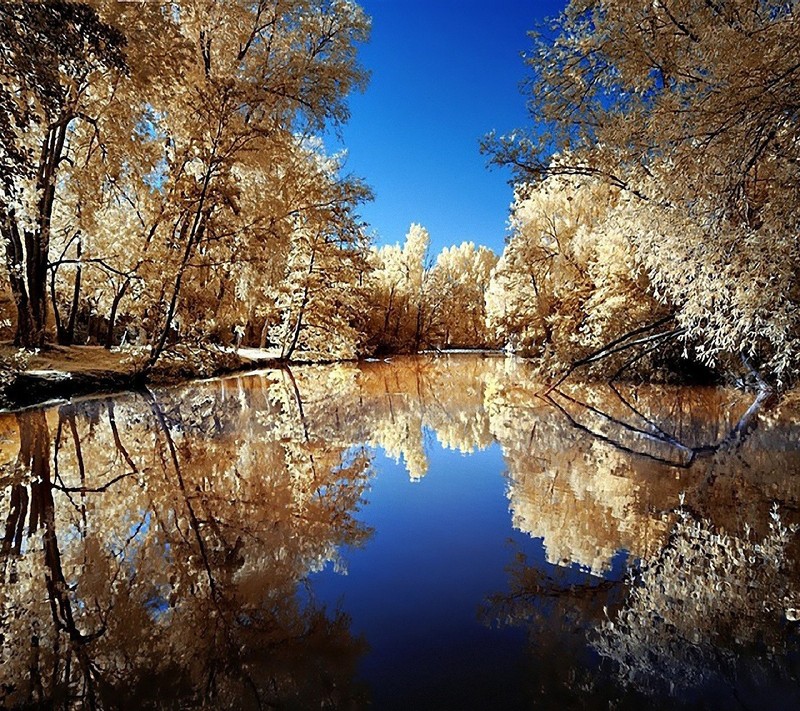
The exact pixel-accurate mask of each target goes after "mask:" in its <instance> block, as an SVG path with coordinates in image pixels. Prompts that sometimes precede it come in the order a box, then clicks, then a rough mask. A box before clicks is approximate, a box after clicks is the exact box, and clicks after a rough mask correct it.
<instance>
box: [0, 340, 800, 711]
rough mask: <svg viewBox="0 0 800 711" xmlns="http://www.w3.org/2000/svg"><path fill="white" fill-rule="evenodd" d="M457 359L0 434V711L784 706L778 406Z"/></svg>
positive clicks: (782, 475) (49, 415) (786, 654)
mask: <svg viewBox="0 0 800 711" xmlns="http://www.w3.org/2000/svg"><path fill="white" fill-rule="evenodd" d="M752 403H753V395H752V394H748V393H743V392H740V391H737V390H733V389H724V388H687V387H677V386H668V385H663V386H662V385H648V386H632V385H624V384H621V385H616V386H614V387H612V386H609V385H606V384H602V385H581V384H569V383H567V384H563V385H561V386H560V388H559V390H558V391H554V392H551V393H549V394H547V393H546V392H545V390H544V389H543V387H542V383H540V382H538V381H537V380H536V378H535V377H534V376H533V374H532V371H531V369H530V366H529V365H528V364H526V363H525V362H524V361H521V360H514V359H508V358H503V357H492V356H475V355H451V356H439V357H436V356H420V357H413V358H412V357H407V358H394V359H390V360H388V361H377V362H365V363H360V364H355V363H345V364H336V365H325V366H303V367H295V368H292V369H291V370H288V369H286V370H266V371H261V372H257V373H253V374H248V375H242V376H234V377H227V378H221V379H213V380H208V381H202V382H193V383H189V384H185V385H182V386H179V387H173V388H163V389H154V390H153V391H148V392H143V393H125V394H120V395H116V396H102V397H94V398H86V399H82V400H77V401H75V402H71V403H67V404H61V405H55V406H50V407H44V408H38V409H29V410H25V411H22V412H18V413H8V414H5V415H1V416H0V525H2V526H3V530H2V536H3V537H2V549H0V706H4V707H8V708H23V707H24V708H28V707H31V706H36V705H38V706H41V707H51V706H59V707H63V708H231V709H240V708H281V709H284V708H286V709H310V708H345V709H361V708H372V709H528V708H553V709H565V708H608V707H609V706H611V705H613V706H614V707H615V708H642V707H648V708H670V709H671V708H680V707H692V708H694V707H698V706H701V707H705V708H726V709H727V708H736V707H740V706H741V707H744V708H756V707H758V708H767V707H769V708H773V709H774V708H798V707H800V681H798V679H800V644H798V622H797V619H798V617H800V578H799V577H798V565H797V563H798V547H797V535H796V533H795V531H794V524H795V523H796V522H798V521H800V513H799V511H798V503H799V502H800V477H798V473H800V445H798V434H799V433H800V399H798V398H796V397H794V398H793V397H789V398H785V399H784V400H782V401H781V402H780V403H778V404H770V405H769V406H765V407H763V408H761V409H759V410H757V411H756V410H755V409H754V408H752V407H751V406H752Z"/></svg>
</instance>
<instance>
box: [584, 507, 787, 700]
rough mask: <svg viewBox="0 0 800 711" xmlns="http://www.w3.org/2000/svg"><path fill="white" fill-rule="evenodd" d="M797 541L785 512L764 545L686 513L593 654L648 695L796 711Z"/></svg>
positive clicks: (602, 631) (602, 630)
mask: <svg viewBox="0 0 800 711" xmlns="http://www.w3.org/2000/svg"><path fill="white" fill-rule="evenodd" d="M793 537H794V536H793V531H791V530H790V529H788V528H787V527H786V526H784V525H783V523H782V522H781V520H780V517H779V515H778V512H777V508H776V509H774V510H773V512H772V514H771V520H770V523H769V532H768V534H767V535H766V536H765V537H764V538H757V537H755V536H752V535H751V534H750V532H749V531H746V532H745V534H744V535H742V536H735V535H731V534H727V533H725V532H723V531H720V530H719V529H717V528H716V527H715V526H714V525H713V524H711V523H710V522H709V521H708V520H706V519H698V518H694V517H692V516H690V515H689V514H688V512H687V511H686V510H683V509H681V510H680V511H679V512H678V518H677V522H676V524H675V527H674V528H673V530H672V532H671V534H670V538H669V541H668V543H667V545H666V546H665V547H664V548H663V549H662V550H661V551H660V552H659V553H658V554H657V555H656V556H653V557H652V558H650V559H649V560H647V561H645V562H644V564H643V566H642V569H641V572H640V573H638V574H637V575H636V576H635V577H634V579H633V582H634V584H633V586H632V588H631V590H630V594H629V595H628V596H627V599H626V600H625V603H624V605H623V607H622V608H621V609H620V610H619V612H618V613H617V614H616V615H614V616H612V617H610V618H608V619H606V620H604V621H603V622H602V623H601V624H600V625H599V634H598V635H597V636H596V638H595V639H594V642H593V645H594V648H595V649H596V650H597V651H598V652H599V653H600V654H601V655H602V656H603V657H605V658H607V659H610V660H612V661H613V662H614V663H615V667H616V670H617V672H618V674H619V677H620V678H621V680H622V681H623V682H624V683H625V684H626V685H629V686H631V687H633V688H636V689H638V690H640V691H642V692H644V693H646V694H648V695H662V696H666V695H674V696H678V697H679V698H682V699H683V700H684V701H690V702H692V703H709V702H713V704H714V705H715V706H717V707H726V706H736V705H742V706H743V707H745V708H756V707H760V706H765V705H766V706H770V707H776V706H777V707H781V708H789V707H790V706H793V707H795V708H796V707H797V705H798V704H799V703H800V673H798V669H797V668H796V655H797V654H798V653H800V636H798V630H797V628H796V626H795V624H794V620H795V619H796V615H797V613H796V607H797V606H798V603H799V602H800V584H799V583H800V581H798V578H797V567H796V561H793V560H792V559H791V558H790V557H789V556H788V555H787V548H788V546H789V544H790V543H791V541H792V539H793ZM765 694H766V695H767V696H769V697H771V698H769V699H767V698H766V697H765Z"/></svg>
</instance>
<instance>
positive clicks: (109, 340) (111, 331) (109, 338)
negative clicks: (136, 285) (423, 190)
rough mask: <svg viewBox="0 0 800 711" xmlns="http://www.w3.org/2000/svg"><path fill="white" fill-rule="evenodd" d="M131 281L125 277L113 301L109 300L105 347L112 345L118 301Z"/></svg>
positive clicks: (109, 347)
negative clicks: (109, 309) (109, 310)
mask: <svg viewBox="0 0 800 711" xmlns="http://www.w3.org/2000/svg"><path fill="white" fill-rule="evenodd" d="M130 283H131V280H130V279H126V280H125V283H124V284H123V285H122V288H121V289H120V290H119V291H118V292H117V293H116V294H115V295H114V301H112V302H111V312H110V313H109V314H108V331H107V332H106V342H105V344H104V345H105V347H106V348H108V349H109V350H110V349H111V347H112V346H113V345H114V325H115V324H116V322H117V311H118V310H119V302H120V301H122V297H123V296H125V292H126V291H127V290H128V285H129V284H130Z"/></svg>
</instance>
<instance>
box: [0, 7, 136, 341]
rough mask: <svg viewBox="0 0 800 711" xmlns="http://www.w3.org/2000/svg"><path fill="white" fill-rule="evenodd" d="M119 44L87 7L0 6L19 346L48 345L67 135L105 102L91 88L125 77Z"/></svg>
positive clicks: (1, 191) (3, 159) (3, 222)
mask: <svg viewBox="0 0 800 711" xmlns="http://www.w3.org/2000/svg"><path fill="white" fill-rule="evenodd" d="M124 45H125V39H124V37H123V35H122V34H121V33H120V32H119V31H118V30H117V29H115V28H114V27H112V26H111V25H108V24H106V23H105V22H103V21H102V20H101V18H100V16H99V15H98V13H97V11H96V10H95V9H94V8H92V7H90V6H89V5H87V4H85V3H77V2H67V1H62V0H56V1H54V2H42V3H39V2H37V3H4V4H3V5H2V6H0V47H2V49H0V138H1V139H2V140H1V141H0V234H2V239H3V242H4V244H5V254H6V266H7V268H8V274H9V279H10V283H11V290H12V293H13V297H14V301H15V303H16V307H17V329H16V336H15V343H16V344H17V345H22V346H25V347H34V346H41V345H43V344H44V339H45V329H46V327H47V314H48V307H47V305H48V300H47V268H48V259H49V248H50V237H51V229H52V225H51V220H52V216H53V207H54V204H55V197H56V191H57V185H58V181H59V176H60V171H61V167H62V162H63V160H64V159H65V153H66V150H67V146H68V143H69V140H70V139H69V137H70V132H71V131H72V129H73V124H74V123H75V122H76V121H83V122H88V123H90V124H92V123H94V122H95V121H96V110H97V109H98V108H99V106H98V105H99V104H100V105H101V104H102V98H103V97H102V92H96V91H95V89H94V85H95V84H96V83H100V82H113V80H114V79H115V78H116V77H119V76H120V75H121V74H122V73H124V71H125V57H124V53H123V51H124ZM98 93H99V94H100V97H101V99H100V101H99V102H98V101H97V96H98Z"/></svg>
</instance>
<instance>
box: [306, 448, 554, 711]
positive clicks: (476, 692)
mask: <svg viewBox="0 0 800 711" xmlns="http://www.w3.org/2000/svg"><path fill="white" fill-rule="evenodd" d="M427 443H428V446H427V448H426V449H427V454H428V457H429V461H430V469H429V470H428V472H427V474H426V476H425V477H423V478H422V479H421V481H418V482H411V481H409V477H408V473H407V472H406V470H405V468H404V466H403V464H402V463H399V464H398V463H395V462H394V461H392V460H391V459H389V458H387V457H386V456H385V455H384V454H383V453H382V452H380V451H379V452H378V453H377V454H376V458H375V468H376V472H377V474H376V476H375V478H374V479H373V481H372V485H371V489H370V491H369V492H368V494H367V497H366V499H367V504H366V505H365V506H364V508H363V509H362V511H361V513H360V515H359V518H361V519H362V520H363V521H365V522H366V523H367V524H368V525H369V526H372V527H374V529H375V533H374V535H373V537H372V538H371V539H370V540H369V541H368V542H367V543H366V545H365V546H364V548H362V549H359V550H351V549H348V550H345V551H342V557H343V558H345V559H346V566H347V570H348V574H347V575H340V574H336V573H334V571H333V570H332V569H331V567H330V566H328V567H327V568H326V570H325V571H324V572H322V573H319V574H316V575H314V576H312V579H311V584H312V589H313V593H314V594H315V595H316V597H317V599H318V601H319V602H323V603H325V604H327V605H329V606H331V607H335V606H337V605H338V604H340V605H341V608H342V610H343V611H344V612H346V613H347V614H348V615H350V616H351V617H352V628H351V630H352V632H353V633H354V634H356V635H358V634H363V635H365V636H366V639H367V642H368V644H369V647H370V652H369V653H368V655H367V656H366V658H365V659H364V660H363V661H362V664H361V667H360V673H361V674H362V675H363V677H364V679H365V681H367V682H368V683H369V684H370V687H371V691H372V696H373V701H374V703H375V706H376V708H386V707H393V708H409V709H410V708H415V709H416V708H421V707H422V706H423V705H427V706H426V707H429V708H440V707H441V704H442V703H444V702H445V701H446V702H447V703H448V704H450V705H451V706H448V707H452V708H458V707H459V703H463V704H466V705H467V707H468V708H489V707H493V708H509V705H512V706H513V705H516V704H522V703H523V701H524V699H525V693H526V691H525V690H526V688H527V687H528V685H529V683H528V681H526V671H525V665H524V655H525V650H526V640H525V634H524V632H523V631H522V630H520V629H514V628H503V629H492V628H490V627H488V626H486V625H485V624H484V623H483V622H482V621H481V619H480V618H479V614H478V611H479V608H480V606H481V605H482V604H483V603H485V600H486V598H487V597H488V596H489V595H491V594H493V593H497V592H500V591H505V590H507V589H508V571H507V566H508V565H509V564H510V563H511V559H512V557H513V556H514V554H515V553H516V552H523V553H524V554H525V555H526V556H527V557H528V560H529V562H532V563H533V562H535V563H536V564H538V565H543V566H544V565H545V559H544V551H543V547H542V542H541V540H540V539H538V540H533V539H531V538H530V537H529V536H527V535H526V534H524V533H521V532H519V531H515V530H513V529H512V527H511V517H510V515H509V511H508V498H507V496H506V487H507V481H506V479H505V477H504V476H503V472H504V470H505V467H504V464H503V460H502V453H501V451H500V448H499V446H497V445H493V446H492V447H490V448H489V449H487V450H485V451H479V452H476V453H474V454H472V455H469V456H466V455H462V454H460V453H458V452H454V451H450V450H446V449H443V448H442V447H441V446H440V445H439V444H438V442H436V441H435V439H433V440H432V439H431V438H427Z"/></svg>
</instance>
